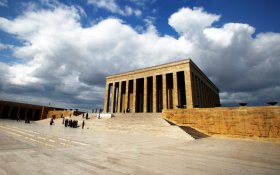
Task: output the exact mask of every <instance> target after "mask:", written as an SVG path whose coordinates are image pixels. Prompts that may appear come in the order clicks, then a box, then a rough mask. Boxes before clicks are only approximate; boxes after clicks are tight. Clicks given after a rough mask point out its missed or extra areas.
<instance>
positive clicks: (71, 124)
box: [62, 119, 78, 128]
mask: <svg viewBox="0 0 280 175" xmlns="http://www.w3.org/2000/svg"><path fill="white" fill-rule="evenodd" d="M63 120H64V119H63ZM62 124H63V122H62ZM64 126H65V127H68V126H69V127H71V128H77V127H78V120H72V119H70V120H68V119H66V120H65V122H64Z"/></svg>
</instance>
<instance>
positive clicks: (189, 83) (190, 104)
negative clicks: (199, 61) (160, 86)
mask: <svg viewBox="0 0 280 175" xmlns="http://www.w3.org/2000/svg"><path fill="white" fill-rule="evenodd" d="M190 66H191V65H190V64H188V66H187V67H186V70H185V71H184V78H185V92H186V103H187V108H193V98H192V81H191V68H190Z"/></svg>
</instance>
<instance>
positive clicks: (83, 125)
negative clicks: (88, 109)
mask: <svg viewBox="0 0 280 175" xmlns="http://www.w3.org/2000/svg"><path fill="white" fill-rule="evenodd" d="M84 127H85V121H84V120H83V123H82V129H84Z"/></svg>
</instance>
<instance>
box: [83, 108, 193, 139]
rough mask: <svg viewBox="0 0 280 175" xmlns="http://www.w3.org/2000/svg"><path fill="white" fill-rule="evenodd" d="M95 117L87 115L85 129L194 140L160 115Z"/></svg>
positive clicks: (141, 114) (119, 114)
mask: <svg viewBox="0 0 280 175" xmlns="http://www.w3.org/2000/svg"><path fill="white" fill-rule="evenodd" d="M97 115H98V114H90V115H89V117H90V119H89V120H87V121H86V128H87V127H88V128H93V129H95V130H107V131H115V132H123V133H130V134H139V135H152V136H158V137H169V138H177V139H183V140H194V138H193V137H192V136H191V135H189V134H188V133H186V132H185V131H184V130H182V129H181V128H180V127H178V126H176V125H172V124H170V123H168V122H167V121H165V120H164V119H163V118H162V117H161V115H162V114H161V113H128V114H123V113H115V114H113V117H112V118H109V119H98V118H97ZM79 123H80V122H79Z"/></svg>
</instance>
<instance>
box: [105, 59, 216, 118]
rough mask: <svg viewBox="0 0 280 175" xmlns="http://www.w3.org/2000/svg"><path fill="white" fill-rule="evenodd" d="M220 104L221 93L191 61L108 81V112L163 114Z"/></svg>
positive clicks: (121, 74)
mask: <svg viewBox="0 0 280 175" xmlns="http://www.w3.org/2000/svg"><path fill="white" fill-rule="evenodd" d="M218 104H220V98H219V89H218V88H217V87H216V86H215V85H214V84H213V83H212V82H211V81H210V80H209V79H208V78H207V76H206V75H205V74H204V73H203V72H202V71H201V70H200V69H199V68H198V67H197V66H196V65H195V64H194V63H193V62H192V60H191V59H184V60H180V61H176V62H171V63H167V64H162V65H158V66H152V67H148V68H143V69H138V70H134V71H130V72H125V73H120V74H115V75H111V76H108V77H106V91H105V98H104V112H110V113H116V112H117V113H120V112H124V111H125V110H126V109H130V112H132V113H135V112H162V109H175V108H178V107H179V108H194V107H199V108H207V107H215V106H216V105H218Z"/></svg>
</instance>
